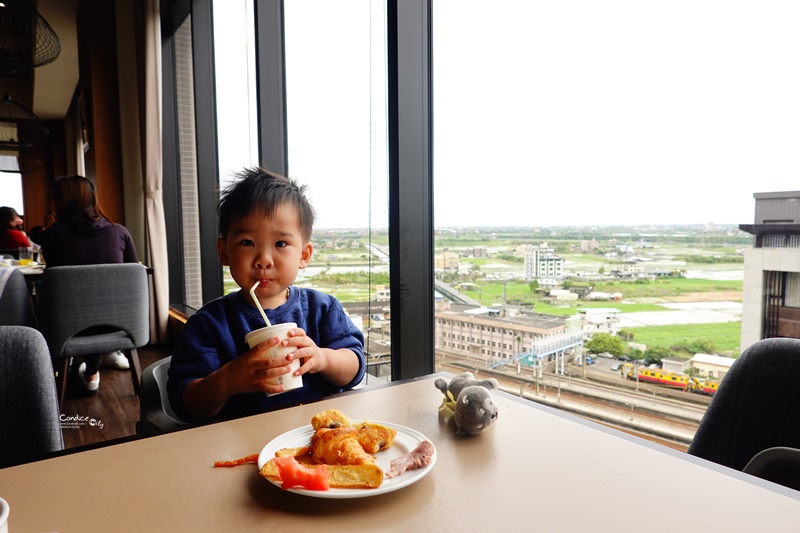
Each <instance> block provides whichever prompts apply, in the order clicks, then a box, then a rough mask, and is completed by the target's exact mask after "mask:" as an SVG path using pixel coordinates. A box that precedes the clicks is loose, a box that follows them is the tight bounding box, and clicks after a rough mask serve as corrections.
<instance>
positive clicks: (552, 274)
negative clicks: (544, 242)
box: [525, 246, 564, 281]
mask: <svg viewBox="0 0 800 533" xmlns="http://www.w3.org/2000/svg"><path fill="white" fill-rule="evenodd" d="M563 277H564V260H563V259H562V258H560V257H558V256H556V255H555V254H553V253H552V252H550V251H545V250H544V249H542V248H541V247H536V246H528V247H526V249H525V279H526V280H527V281H530V280H533V279H543V278H547V279H561V278H563Z"/></svg>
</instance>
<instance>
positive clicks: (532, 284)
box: [528, 280, 539, 294]
mask: <svg viewBox="0 0 800 533" xmlns="http://www.w3.org/2000/svg"><path fill="white" fill-rule="evenodd" d="M528 288H529V289H530V290H531V294H536V291H537V290H538V289H539V282H538V281H536V280H533V281H531V282H530V283H528Z"/></svg>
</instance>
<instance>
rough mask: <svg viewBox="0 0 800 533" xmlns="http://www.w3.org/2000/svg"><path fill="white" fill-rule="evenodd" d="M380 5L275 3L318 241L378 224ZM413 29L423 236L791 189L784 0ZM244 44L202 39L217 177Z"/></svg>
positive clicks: (451, 12) (679, 208) (792, 48)
mask: <svg viewBox="0 0 800 533" xmlns="http://www.w3.org/2000/svg"><path fill="white" fill-rule="evenodd" d="M239 2H240V4H238V5H241V6H243V5H244V2H242V0H239ZM236 5H237V2H233V1H231V2H226V3H225V7H226V9H225V10H224V11H225V12H226V13H227V14H228V16H233V17H237V16H239V17H243V16H244V10H243V8H241V12H240V13H237V11H236V9H235V6H236ZM383 9H384V7H383V2H382V1H379V0H372V10H371V12H370V4H369V3H367V2H354V1H352V2H351V1H341V2H331V1H329V0H286V25H287V30H286V33H287V43H286V53H287V95H288V102H289V104H288V105H289V110H288V117H289V152H290V154H289V174H290V176H292V177H294V178H295V179H298V180H299V181H301V182H303V183H306V184H308V185H309V193H310V196H311V199H312V202H313V203H314V205H315V207H316V209H317V212H318V224H317V227H319V228H325V227H327V228H331V227H365V226H366V225H367V224H368V223H369V215H368V213H369V211H370V210H369V209H368V207H370V206H371V208H372V209H371V211H372V225H373V227H385V226H386V220H387V213H386V211H387V208H386V206H387V201H386V136H385V130H386V123H385V99H386V94H385V60H384V50H385V49H384V39H385V35H384V33H383V24H384V17H385V13H384V12H383ZM370 17H371V18H370ZM433 17H434V24H433V30H434V37H433V46H434V76H433V84H434V156H433V157H434V159H433V160H434V180H435V202H436V205H435V224H436V226H437V227H445V226H458V225H469V226H472V225H486V226H492V225H522V226H528V225H529V226H552V225H598V224H600V225H606V224H673V223H706V222H715V223H728V224H739V223H751V222H752V221H753V210H754V201H753V193H755V192H770V191H787V190H800V180H798V176H800V98H798V95H800V68H798V60H799V59H800V31H797V28H798V27H800V2H795V1H770V0H761V1H721V0H690V1H681V0H674V1H670V2H655V1H650V0H632V1H620V0H603V1H596V0H595V1H590V0H573V1H566V2H550V1H536V0H519V1H510V0H494V1H493V2H485V1H478V0H440V1H436V2H434V5H433ZM222 24H223V23H222V22H221V20H220V21H219V23H218V26H219V27H222V26H221V25H222ZM246 35H247V34H246V32H242V31H234V30H231V31H227V32H226V33H225V38H224V39H219V40H218V41H217V46H220V47H224V48H223V55H222V56H221V57H223V58H225V59H224V60H218V61H217V65H216V68H217V71H218V80H219V81H218V83H219V86H218V90H219V91H220V92H221V93H224V91H232V94H233V95H234V96H232V97H227V98H225V101H224V103H220V105H219V106H218V113H219V117H220V118H219V121H220V125H221V126H223V127H225V131H224V133H222V134H221V135H220V162H221V168H220V174H221V176H222V178H223V179H225V178H226V176H228V177H229V176H230V173H232V172H233V171H235V170H237V169H239V168H241V167H242V166H246V165H249V164H253V163H255V161H256V160H257V156H256V155H254V148H253V146H254V144H253V143H252V142H251V141H250V140H249V139H248V137H247V132H250V131H253V121H252V119H253V118H254V114H253V113H250V112H248V110H247V105H248V104H249V105H253V98H252V95H253V91H252V87H253V85H252V80H251V79H249V78H248V77H247V75H246V73H247V68H246V65H247V62H248V60H249V59H251V55H248V54H251V52H250V53H248V51H247V41H246ZM218 57H219V56H218ZM226 86H227V87H226ZM4 178H5V175H0V195H2V200H0V203H2V204H4V205H5V204H10V205H14V206H15V207H17V206H18V205H19V204H15V202H18V200H17V199H15V198H13V197H11V196H9V193H8V192H7V191H5V190H4V187H3V184H4V182H5V181H6V180H5V179H4ZM370 180H371V183H372V191H371V192H372V195H371V201H370V185H369V184H370ZM20 207H21V206H20Z"/></svg>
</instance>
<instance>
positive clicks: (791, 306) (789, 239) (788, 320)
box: [739, 191, 800, 350]
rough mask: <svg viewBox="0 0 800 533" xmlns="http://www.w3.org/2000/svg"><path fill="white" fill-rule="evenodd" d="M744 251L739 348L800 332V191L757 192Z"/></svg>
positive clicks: (745, 228)
mask: <svg viewBox="0 0 800 533" xmlns="http://www.w3.org/2000/svg"><path fill="white" fill-rule="evenodd" d="M753 197H754V198H755V201H756V202H755V223H754V224H741V225H739V229H741V230H742V231H746V232H747V233H750V234H751V235H753V237H754V239H753V248H751V249H749V250H745V253H744V283H743V286H742V291H743V296H742V339H741V346H740V349H741V350H744V349H745V348H747V347H748V346H750V345H752V344H754V343H756V342H758V341H759V340H761V339H766V338H770V337H792V338H800V191H790V192H771V193H755V194H754V195H753Z"/></svg>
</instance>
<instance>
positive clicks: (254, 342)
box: [244, 322, 303, 396]
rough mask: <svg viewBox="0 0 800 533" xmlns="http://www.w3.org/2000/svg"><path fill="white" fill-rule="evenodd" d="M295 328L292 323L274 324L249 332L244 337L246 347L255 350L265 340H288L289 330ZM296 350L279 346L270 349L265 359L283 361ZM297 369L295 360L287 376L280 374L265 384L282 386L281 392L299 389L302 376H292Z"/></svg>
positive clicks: (297, 363)
mask: <svg viewBox="0 0 800 533" xmlns="http://www.w3.org/2000/svg"><path fill="white" fill-rule="evenodd" d="M296 327H297V324H295V323H294V322H287V323H285V324H275V325H272V326H269V327H264V328H261V329H257V330H255V331H251V332H250V333H248V334H247V335H245V336H244V340H245V341H246V342H247V345H248V346H250V348H255V347H256V346H258V345H259V344H261V343H262V342H264V341H265V340H268V339H271V338H273V337H278V338H280V339H281V340H283V339H286V338H288V333H289V330H290V329H294V328H296ZM296 349H297V348H295V347H294V346H281V345H280V344H279V345H277V346H273V347H272V348H270V350H269V351H268V352H267V357H278V358H280V359H284V358H285V357H286V356H287V355H288V354H290V353H292V352H293V351H295V350H296ZM298 368H300V359H295V360H294V361H292V362H291V363H290V364H289V369H290V371H289V373H288V374H282V375H280V376H278V377H276V378H270V379H268V380H267V383H271V384H272V385H283V392H286V391H290V390H294V389H299V388H300V387H302V386H303V376H295V375H294V371H295V370H297V369H298ZM274 394H280V392H276V393H274ZM268 396H272V394H269V395H268Z"/></svg>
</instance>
